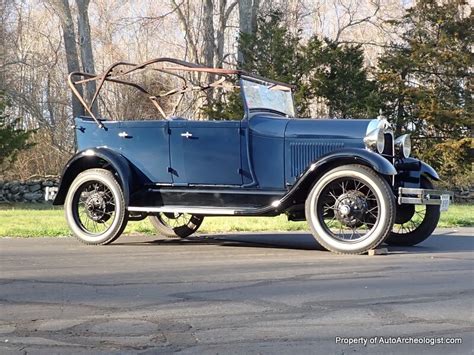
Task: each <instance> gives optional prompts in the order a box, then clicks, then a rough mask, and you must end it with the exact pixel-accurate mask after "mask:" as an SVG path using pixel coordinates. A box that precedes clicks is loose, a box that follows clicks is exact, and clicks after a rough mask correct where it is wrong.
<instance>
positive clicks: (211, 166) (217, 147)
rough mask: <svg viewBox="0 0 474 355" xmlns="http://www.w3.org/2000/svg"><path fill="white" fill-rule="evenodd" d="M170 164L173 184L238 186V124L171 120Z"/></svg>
mask: <svg viewBox="0 0 474 355" xmlns="http://www.w3.org/2000/svg"><path fill="white" fill-rule="evenodd" d="M169 128H170V157H171V159H170V161H171V169H170V171H171V174H172V178H173V183H175V184H177V185H180V184H182V185H188V184H199V185H241V184H242V175H241V160H240V122H239V121H187V120H174V121H171V122H170V123H169Z"/></svg>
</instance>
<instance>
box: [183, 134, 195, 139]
mask: <svg viewBox="0 0 474 355" xmlns="http://www.w3.org/2000/svg"><path fill="white" fill-rule="evenodd" d="M192 136H193V134H192V133H189V132H186V133H181V137H186V138H188V139H189V138H191V137H192Z"/></svg>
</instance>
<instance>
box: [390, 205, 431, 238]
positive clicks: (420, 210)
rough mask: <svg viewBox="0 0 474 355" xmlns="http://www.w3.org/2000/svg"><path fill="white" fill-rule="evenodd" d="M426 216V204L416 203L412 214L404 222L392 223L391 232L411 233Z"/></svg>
mask: <svg viewBox="0 0 474 355" xmlns="http://www.w3.org/2000/svg"><path fill="white" fill-rule="evenodd" d="M425 217H426V205H416V206H415V207H414V213H413V216H412V217H411V218H410V219H409V220H408V221H406V222H403V223H397V222H395V224H394V225H393V232H395V233H397V234H407V233H412V232H413V231H415V230H416V229H417V228H419V227H420V226H421V224H422V223H423V221H424V219H425Z"/></svg>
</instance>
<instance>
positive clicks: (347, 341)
mask: <svg viewBox="0 0 474 355" xmlns="http://www.w3.org/2000/svg"><path fill="white" fill-rule="evenodd" d="M335 342H336V344H341V345H363V346H369V345H378V344H387V345H395V344H404V345H407V344H413V345H430V346H434V345H442V344H462V338H456V337H412V336H373V337H340V336H337V337H335Z"/></svg>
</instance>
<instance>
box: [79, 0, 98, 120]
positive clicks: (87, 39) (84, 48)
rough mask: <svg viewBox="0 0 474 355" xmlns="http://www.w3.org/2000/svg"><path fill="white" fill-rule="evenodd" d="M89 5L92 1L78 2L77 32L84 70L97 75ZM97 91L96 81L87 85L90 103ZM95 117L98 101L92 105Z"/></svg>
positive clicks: (87, 96) (87, 97)
mask: <svg viewBox="0 0 474 355" xmlns="http://www.w3.org/2000/svg"><path fill="white" fill-rule="evenodd" d="M89 3H90V0H76V5H77V10H78V16H77V31H78V33H79V48H80V51H81V62H82V70H83V71H84V72H86V73H91V74H94V73H95V67H94V54H93V52H92V40H91V27H90V24H89ZM95 90H96V83H95V81H90V82H88V83H87V84H86V99H87V102H90V100H91V99H92V97H93V96H94V93H95ZM91 111H92V112H93V113H94V115H98V105H97V101H95V102H94V104H93V105H92V110H91Z"/></svg>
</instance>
